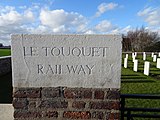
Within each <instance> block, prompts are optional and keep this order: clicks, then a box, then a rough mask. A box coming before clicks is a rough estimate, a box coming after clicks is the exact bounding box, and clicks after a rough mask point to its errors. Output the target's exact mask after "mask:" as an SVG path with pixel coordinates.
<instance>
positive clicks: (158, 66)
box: [157, 58, 160, 68]
mask: <svg viewBox="0 0 160 120" xmlns="http://www.w3.org/2000/svg"><path fill="white" fill-rule="evenodd" d="M157 68H160V58H157Z"/></svg>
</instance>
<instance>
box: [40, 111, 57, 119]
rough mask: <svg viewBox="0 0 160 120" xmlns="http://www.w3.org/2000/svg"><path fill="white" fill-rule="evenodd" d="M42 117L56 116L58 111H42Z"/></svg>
mask: <svg viewBox="0 0 160 120" xmlns="http://www.w3.org/2000/svg"><path fill="white" fill-rule="evenodd" d="M42 115H43V117H47V118H57V117H58V112H57V111H47V112H43V113H42Z"/></svg>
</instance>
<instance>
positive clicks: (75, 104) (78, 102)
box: [72, 101, 86, 109]
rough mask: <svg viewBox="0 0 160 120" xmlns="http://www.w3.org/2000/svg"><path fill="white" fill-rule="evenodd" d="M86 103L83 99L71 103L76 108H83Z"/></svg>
mask: <svg viewBox="0 0 160 120" xmlns="http://www.w3.org/2000/svg"><path fill="white" fill-rule="evenodd" d="M85 105H86V103H85V102H84V101H74V102H73V103H72V107H73V108H77V109H83V108H85Z"/></svg>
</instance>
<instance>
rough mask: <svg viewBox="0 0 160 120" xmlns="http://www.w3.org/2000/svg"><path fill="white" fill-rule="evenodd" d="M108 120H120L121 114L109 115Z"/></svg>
mask: <svg viewBox="0 0 160 120" xmlns="http://www.w3.org/2000/svg"><path fill="white" fill-rule="evenodd" d="M106 120H120V115H119V113H107V116H106Z"/></svg>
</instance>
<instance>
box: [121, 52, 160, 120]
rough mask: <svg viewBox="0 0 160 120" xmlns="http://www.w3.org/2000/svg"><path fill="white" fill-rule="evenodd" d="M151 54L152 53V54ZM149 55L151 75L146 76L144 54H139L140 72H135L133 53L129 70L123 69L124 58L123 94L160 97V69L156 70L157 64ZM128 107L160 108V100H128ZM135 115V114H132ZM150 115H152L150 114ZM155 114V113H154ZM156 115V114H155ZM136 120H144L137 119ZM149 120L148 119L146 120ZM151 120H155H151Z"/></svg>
mask: <svg viewBox="0 0 160 120" xmlns="http://www.w3.org/2000/svg"><path fill="white" fill-rule="evenodd" d="M150 54H151V53H150ZM150 54H148V55H147V60H146V61H149V62H150V74H149V76H146V75H144V74H143V70H144V61H143V60H142V57H143V56H142V53H140V54H138V55H137V57H136V59H138V71H137V72H134V71H133V62H132V58H131V53H129V58H128V68H124V67H123V63H124V61H123V60H124V56H125V54H123V58H122V74H121V94H151V95H160V69H157V68H156V62H152V61H153V59H152V57H151V55H150ZM126 106H127V107H139V108H159V107H160V100H151V99H127V100H126ZM132 113H134V112H132ZM149 114H150V113H149ZM152 114H153V112H152ZM155 114H156V113H155ZM134 120H144V118H142V119H141V118H137V119H134ZM145 120H148V119H145ZM149 120H155V118H154V119H149Z"/></svg>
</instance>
